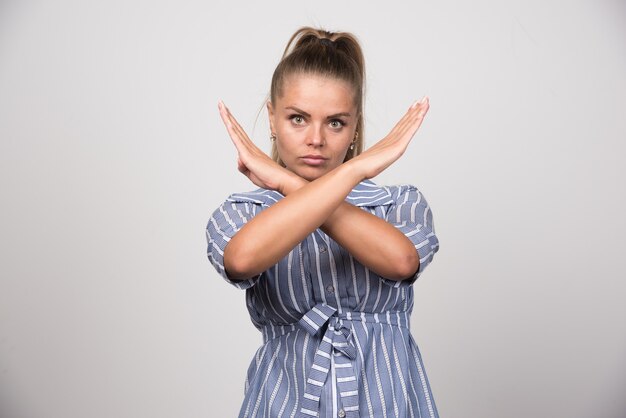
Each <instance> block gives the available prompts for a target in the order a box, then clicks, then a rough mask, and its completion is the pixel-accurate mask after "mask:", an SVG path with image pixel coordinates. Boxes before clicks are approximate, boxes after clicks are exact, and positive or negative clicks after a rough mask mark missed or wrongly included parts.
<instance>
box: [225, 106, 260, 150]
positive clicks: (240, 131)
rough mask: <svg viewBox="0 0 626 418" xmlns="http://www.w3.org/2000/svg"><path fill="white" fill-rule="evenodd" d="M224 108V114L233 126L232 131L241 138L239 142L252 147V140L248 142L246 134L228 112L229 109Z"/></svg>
mask: <svg viewBox="0 0 626 418" xmlns="http://www.w3.org/2000/svg"><path fill="white" fill-rule="evenodd" d="M224 107H225V108H226V112H227V114H228V117H229V120H230V122H231V123H232V125H233V129H234V130H235V131H237V133H238V134H239V136H240V137H241V140H242V141H243V142H245V143H247V144H248V145H254V143H253V142H252V140H250V137H249V136H248V134H246V131H245V130H244V129H243V128H242V127H241V125H240V124H239V122H238V121H237V119H236V118H235V116H233V114H232V113H231V112H230V109H229V108H228V107H226V106H224Z"/></svg>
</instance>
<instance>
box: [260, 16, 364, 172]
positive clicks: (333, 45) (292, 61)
mask: <svg viewBox="0 0 626 418" xmlns="http://www.w3.org/2000/svg"><path fill="white" fill-rule="evenodd" d="M294 74H317V75H321V76H324V77H329V78H335V79H338V80H343V81H346V82H347V83H348V84H349V85H350V86H351V87H352V90H353V92H354V103H355V105H356V108H357V110H356V111H357V123H356V137H355V140H354V147H353V148H352V149H348V152H347V154H346V158H345V159H344V162H345V161H348V160H349V159H351V158H353V157H356V156H357V155H359V154H360V153H361V152H363V137H364V135H363V128H364V126H363V101H364V96H365V59H364V57H363V51H362V50H361V46H360V45H359V42H358V40H357V39H356V37H355V36H354V35H352V34H351V33H348V32H329V31H326V30H323V29H315V28H312V27H308V26H305V27H302V28H300V29H298V30H297V31H296V32H295V33H294V34H293V35H292V36H291V38H290V39H289V42H287V46H286V47H285V51H284V52H283V56H282V58H281V60H280V62H279V63H278V66H276V69H275V70H274V75H273V76H272V85H271V90H270V100H271V101H272V103H276V99H277V98H278V97H281V96H282V94H283V86H284V83H285V80H286V79H287V78H288V77H289V76H291V75H294ZM272 159H273V160H274V161H276V162H278V163H279V164H281V165H284V164H283V162H282V161H281V160H280V157H279V156H278V150H277V148H276V143H275V142H274V143H273V144H272Z"/></svg>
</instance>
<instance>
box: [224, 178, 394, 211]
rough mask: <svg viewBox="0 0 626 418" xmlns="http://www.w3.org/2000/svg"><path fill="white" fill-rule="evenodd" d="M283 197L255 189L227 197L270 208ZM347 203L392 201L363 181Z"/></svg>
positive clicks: (359, 204)
mask: <svg viewBox="0 0 626 418" xmlns="http://www.w3.org/2000/svg"><path fill="white" fill-rule="evenodd" d="M283 197H284V196H283V195H282V194H280V193H279V192H277V191H275V190H268V189H256V190H254V191H251V192H244V193H234V194H232V195H230V196H229V197H228V199H227V200H228V201H230V202H249V203H257V204H261V205H264V206H271V205H273V204H274V203H276V202H278V201H279V200H280V199H282V198H283ZM346 201H347V202H348V203H351V204H353V205H354V206H361V207H365V206H382V205H391V204H392V203H393V199H392V196H391V193H389V190H388V189H387V188H386V187H381V186H378V185H376V184H375V183H374V182H373V181H371V180H363V181H362V182H360V183H359V184H357V185H356V186H355V187H354V188H353V189H352V191H351V192H350V194H348V196H347V197H346Z"/></svg>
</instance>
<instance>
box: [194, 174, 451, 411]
mask: <svg viewBox="0 0 626 418" xmlns="http://www.w3.org/2000/svg"><path fill="white" fill-rule="evenodd" d="M281 198H283V196H282V195H281V194H280V193H278V192H276V191H271V190H265V189H258V190H256V191H253V192H249V193H236V194H233V195H231V196H229V197H228V199H227V200H226V201H225V202H224V203H223V204H222V205H221V206H220V207H219V208H218V209H216V210H215V212H214V213H213V215H212V216H211V218H210V220H209V222H208V224H207V229H206V233H207V241H208V257H209V260H210V261H211V263H212V264H213V266H214V267H215V268H216V269H217V271H218V272H219V273H220V274H221V275H222V277H224V279H226V281H228V282H229V283H231V284H233V285H234V286H236V287H238V288H240V289H245V290H246V302H247V307H248V311H249V313H250V318H251V320H252V322H253V324H254V325H255V326H256V327H257V328H258V329H259V330H260V331H261V333H262V334H263V345H262V346H261V347H260V348H259V349H258V351H257V352H256V355H255V356H254V359H253V360H252V362H251V364H250V367H249V368H248V373H247V378H246V381H245V392H244V393H245V397H244V401H243V405H242V406H241V411H240V413H239V416H240V417H268V418H269V417H271V418H274V417H311V416H319V417H339V418H343V417H372V418H381V417H389V418H391V417H428V418H436V417H438V413H437V408H436V406H435V402H434V400H433V396H432V393H431V390H430V385H429V383H428V379H427V377H426V371H425V369H424V365H423V363H422V358H421V355H420V352H419V350H418V348H417V344H416V343H415V340H414V339H413V337H412V335H411V332H410V326H409V319H410V316H411V311H412V309H413V286H412V284H413V282H414V281H415V280H416V279H417V278H418V277H419V276H420V275H421V273H422V272H423V271H424V269H425V268H426V266H427V265H428V264H429V263H430V262H431V260H432V258H433V256H434V254H435V253H436V252H437V251H438V249H439V241H438V239H437V237H436V235H435V230H434V225H433V217H432V213H431V210H430V207H429V205H428V203H427V202H426V199H425V198H424V196H423V195H422V194H421V193H420V191H419V190H418V189H417V188H415V187H414V186H409V185H403V186H390V187H380V186H377V185H375V184H374V183H373V182H372V181H369V180H365V181H363V182H361V183H359V184H358V185H357V186H356V187H355V188H354V189H353V190H352V192H351V193H350V194H349V195H348V197H347V198H346V201H347V202H349V203H351V204H353V205H356V206H359V207H361V208H362V209H363V210H366V211H368V212H370V213H372V214H374V215H376V216H378V217H380V218H383V219H385V220H387V221H388V222H389V223H391V224H393V225H394V226H396V227H397V228H398V229H399V230H400V231H402V232H403V233H404V234H405V235H406V236H407V237H408V238H409V239H410V240H411V241H412V242H413V244H414V245H415V248H416V250H417V252H418V253H419V258H420V268H419V270H418V272H417V273H416V274H415V276H413V277H412V278H410V279H407V280H404V281H393V280H389V279H385V278H383V277H380V276H378V275H376V274H375V273H374V272H372V271H371V270H369V269H367V268H366V267H364V266H363V265H362V264H360V263H359V262H358V261H357V260H355V259H354V258H352V256H351V255H350V254H349V253H348V252H347V251H346V250H344V249H343V248H342V247H340V246H339V245H338V244H337V243H336V242H335V241H333V240H332V239H331V238H330V237H329V236H327V235H326V234H324V232H322V231H321V230H319V229H318V230H316V231H315V232H314V233H312V234H311V235H309V236H308V237H306V239H305V240H304V241H302V242H301V243H300V244H298V246H297V247H295V248H294V249H293V250H292V251H291V252H290V253H289V254H288V255H287V256H286V257H285V258H283V259H282V260H280V261H279V262H278V263H277V264H276V265H274V266H273V267H272V268H270V269H268V270H267V271H265V272H263V273H262V274H260V275H259V276H257V277H254V278H251V279H248V280H244V281H233V280H230V279H229V278H228V277H227V276H226V273H225V272H224V259H223V255H224V248H225V247H226V244H227V243H228V241H229V240H230V238H231V237H232V236H233V235H235V233H237V231H238V230H239V229H240V228H241V227H242V226H243V225H244V224H245V223H246V222H247V221H248V220H250V219H252V218H253V217H254V216H255V215H256V214H258V213H259V212H261V211H262V210H264V209H265V208H267V207H269V206H271V205H272V204H274V203H275V202H277V201H278V200H280V199H281Z"/></svg>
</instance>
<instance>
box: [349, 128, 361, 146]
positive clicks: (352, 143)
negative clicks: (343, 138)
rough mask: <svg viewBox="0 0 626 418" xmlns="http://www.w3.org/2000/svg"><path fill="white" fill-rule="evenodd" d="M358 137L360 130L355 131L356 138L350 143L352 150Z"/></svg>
mask: <svg viewBox="0 0 626 418" xmlns="http://www.w3.org/2000/svg"><path fill="white" fill-rule="evenodd" d="M357 139H359V131H354V139H353V140H352V142H351V143H350V150H353V149H354V143H355V142H356V140H357Z"/></svg>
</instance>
